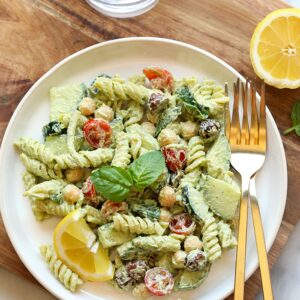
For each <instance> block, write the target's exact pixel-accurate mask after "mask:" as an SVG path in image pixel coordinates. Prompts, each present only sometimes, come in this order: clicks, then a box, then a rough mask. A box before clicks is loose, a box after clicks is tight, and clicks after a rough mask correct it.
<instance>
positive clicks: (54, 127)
mask: <svg viewBox="0 0 300 300" xmlns="http://www.w3.org/2000/svg"><path fill="white" fill-rule="evenodd" d="M42 131H43V136H44V138H46V137H47V136H54V135H61V134H66V133H67V128H65V127H64V126H63V125H62V124H61V123H60V122H58V121H52V122H50V123H48V124H47V125H45V126H44V127H43V129H42Z"/></svg>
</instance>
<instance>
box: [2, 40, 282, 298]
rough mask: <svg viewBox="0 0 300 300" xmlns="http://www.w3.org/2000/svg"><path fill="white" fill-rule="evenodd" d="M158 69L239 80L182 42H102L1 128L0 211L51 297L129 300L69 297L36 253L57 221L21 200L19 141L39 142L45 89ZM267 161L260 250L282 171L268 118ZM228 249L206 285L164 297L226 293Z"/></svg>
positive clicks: (271, 225)
mask: <svg viewBox="0 0 300 300" xmlns="http://www.w3.org/2000/svg"><path fill="white" fill-rule="evenodd" d="M148 65H157V66H162V67H165V68H166V69H168V70H170V71H171V72H172V73H173V74H174V76H175V77H176V78H178V77H182V76H190V75H196V76H198V77H199V78H212V79H215V80H216V81H217V82H218V83H220V84H224V82H225V81H228V82H233V81H234V80H235V79H236V77H240V78H241V79H243V78H242V76H241V75H240V74H239V73H238V72H237V71H235V70H234V69H233V68H232V67H230V66H229V65H227V64H226V63H225V62H223V61H222V60H220V59H219V58H217V57H215V56H213V55H212V54H210V53H208V52H206V51H204V50H201V49H199V48H196V47H193V46H191V45H188V44H184V43H181V42H177V41H173V40H165V39H159V38H126V39H120V40H114V41H109V42H105V43H101V44H98V45H95V46H92V47H89V48H87V49H84V50H81V51H79V52H77V53H75V54H73V55H71V56H70V57H68V58H66V59H64V60H63V61H62V62H60V63H59V64H57V65H56V66H55V67H53V68H52V69H51V70H50V71H48V72H47V73H46V74H45V75H44V76H42V78H40V79H39V80H38V81H37V82H36V83H35V84H34V85H33V86H32V88H31V89H30V90H29V91H28V93H27V94H26V95H25V97H24V98H23V100H22V101H21V103H20V104H19V106H18V107H17V109H16V111H15V113H14V115H13V116H12V118H11V120H10V123H9V125H8V127H7V130H6V133H5V136H4V139H3V143H2V149H1V157H0V164H1V173H0V190H1V195H0V197H1V212H2V217H3V221H4V224H5V227H6V230H7V232H8V235H9V237H10V239H11V241H12V243H13V245H14V248H15V249H16V251H17V253H18V255H19V256H20V258H21V260H22V261H23V263H24V264H25V265H26V267H27V268H28V270H29V271H30V272H31V273H32V274H33V276H34V277H35V278H36V279H37V280H38V281H39V282H40V283H41V284H42V285H43V286H44V287H45V288H47V289H48V290H49V291H50V292H51V293H53V294H54V295H55V296H57V297H58V298H61V299H68V300H72V299H74V300H75V299H77V300H78V299H81V300H88V299H103V300H104V299H105V300H108V299H109V300H113V299H114V300H115V299H118V297H122V299H123V300H126V299H132V296H131V295H130V294H125V293H120V292H118V291H116V290H114V289H113V288H112V287H111V286H109V285H108V284H106V283H86V284H84V286H83V288H82V289H81V290H80V291H79V292H77V293H75V294H72V293H70V292H69V291H67V290H66V289H65V288H64V287H63V286H62V285H61V284H60V283H59V282H58V281H57V280H56V279H55V278H54V276H53V275H52V274H51V273H50V271H49V270H48V268H47V265H46V264H45V263H44V261H43V260H42V258H41V257H40V254H39V246H40V245H41V244H44V243H51V242H52V232H53V229H54V226H55V224H56V223H57V222H58V220H56V219H55V220H54V219H52V220H48V221H44V222H42V223H38V222H36V221H35V220H34V217H33V215H32V212H31V209H30V204H29V201H28V200H27V199H25V198H24V197H23V196H22V192H23V186H22V180H21V174H22V171H23V166H22V164H21V162H20V160H19V159H18V154H17V152H16V151H14V149H13V142H14V140H16V139H17V138H18V137H20V136H31V137H33V138H37V139H39V140H42V130H41V128H42V126H43V125H44V124H45V123H47V122H48V121H49V89H50V87H52V86H57V85H64V84H68V83H80V82H86V83H89V82H91V80H92V79H93V78H94V77H95V76H96V75H97V74H99V73H107V74H116V73H117V74H119V75H120V76H121V77H125V78H126V77H128V76H131V75H134V74H138V73H141V71H142V68H143V67H144V66H148ZM267 126H268V155H267V159H266V162H265V165H264V167H263V170H262V171H261V172H260V174H259V175H258V178H257V192H258V198H259V199H260V207H261V214H262V218H263V223H264V230H265V237H266V244H267V248H268V249H270V247H271V245H272V243H273V241H274V239H275V237H276V234H277V231H278V229H279V226H280V223H281V220H282V215H283V211H284V207H285V201H286V190H287V170H286V160H285V154H284V150H283V146H282V142H281V139H280V135H279V132H278V129H277V127H276V124H275V122H274V120H273V118H272V116H271V114H270V112H269V111H268V112H267ZM234 264H235V251H234V250H232V251H229V252H227V253H226V254H225V255H223V256H222V259H220V260H219V261H218V262H216V263H215V264H214V265H213V266H212V268H211V271H210V273H209V276H208V278H207V280H206V281H205V282H204V283H203V284H202V285H201V286H200V287H199V288H197V289H195V290H193V291H189V292H181V293H178V294H175V295H174V294H171V295H170V296H168V297H165V299H168V300H171V299H172V300H174V299H182V300H194V299H200V298H201V300H213V299H221V298H224V297H225V296H227V295H228V294H230V293H231V292H232V290H233V282H234ZM257 265H258V260H257V255H256V248H255V240H254V235H253V230H252V226H250V229H249V238H248V247H247V268H246V274H247V278H248V277H249V276H250V275H251V274H252V273H253V272H254V270H255V269H256V268H257Z"/></svg>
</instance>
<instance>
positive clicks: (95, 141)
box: [82, 119, 112, 148]
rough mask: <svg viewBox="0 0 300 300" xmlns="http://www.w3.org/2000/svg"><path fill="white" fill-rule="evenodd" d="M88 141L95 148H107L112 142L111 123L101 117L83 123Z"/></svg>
mask: <svg viewBox="0 0 300 300" xmlns="http://www.w3.org/2000/svg"><path fill="white" fill-rule="evenodd" d="M82 130H83V134H84V138H85V139H86V141H87V142H88V143H89V144H90V145H91V146H92V147H94V148H105V147H109V145H110V144H111V136H112V130H111V127H110V125H109V124H108V123H107V122H106V121H104V120H100V119H90V120H88V121H86V122H85V123H84V125H83V128H82Z"/></svg>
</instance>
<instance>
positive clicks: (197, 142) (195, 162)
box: [185, 136, 205, 173]
mask: <svg viewBox="0 0 300 300" xmlns="http://www.w3.org/2000/svg"><path fill="white" fill-rule="evenodd" d="M204 163H205V152H204V145H203V141H202V140H201V138H200V137H199V136H195V137H192V138H191V139H190V141H189V144H188V157H187V167H186V169H185V172H186V173H190V172H192V171H195V170H199V169H200V168H201V167H202V166H203V165H204Z"/></svg>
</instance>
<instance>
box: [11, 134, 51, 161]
mask: <svg viewBox="0 0 300 300" xmlns="http://www.w3.org/2000/svg"><path fill="white" fill-rule="evenodd" d="M14 145H15V146H16V147H17V148H18V149H19V150H20V151H21V152H24V153H25V154H26V155H28V156H29V157H30V158H33V159H36V160H39V161H40V162H42V163H44V164H46V165H49V166H52V165H53V162H54V155H53V154H52V153H51V151H49V150H48V149H47V148H46V147H45V145H43V144H41V143H40V142H38V141H36V140H34V139H32V138H24V137H21V138H19V139H18V140H17V141H16V142H15V143H14Z"/></svg>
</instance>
